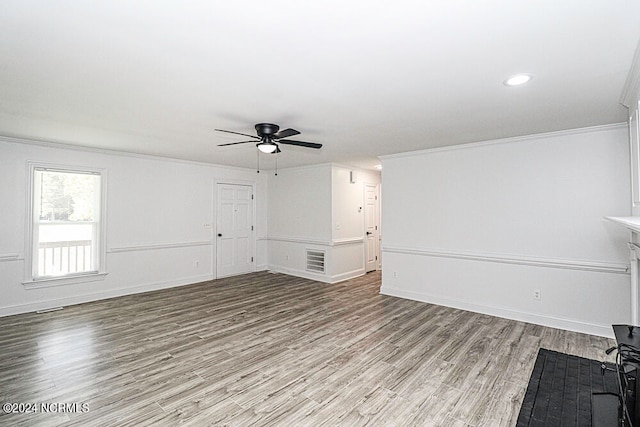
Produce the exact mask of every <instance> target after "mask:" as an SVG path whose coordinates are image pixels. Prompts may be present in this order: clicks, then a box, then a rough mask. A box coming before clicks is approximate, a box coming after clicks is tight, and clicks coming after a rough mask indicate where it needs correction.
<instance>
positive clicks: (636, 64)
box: [620, 43, 640, 108]
mask: <svg viewBox="0 0 640 427" xmlns="http://www.w3.org/2000/svg"><path fill="white" fill-rule="evenodd" d="M638 91H640V43H638V46H636V51H635V53H634V55H633V60H632V62H631V68H630V69H629V74H627V79H626V80H625V82H624V88H623V89H622V94H621V95H620V103H621V104H622V105H624V106H625V107H627V108H631V106H632V105H634V106H635V103H636V96H637V95H639V94H638Z"/></svg>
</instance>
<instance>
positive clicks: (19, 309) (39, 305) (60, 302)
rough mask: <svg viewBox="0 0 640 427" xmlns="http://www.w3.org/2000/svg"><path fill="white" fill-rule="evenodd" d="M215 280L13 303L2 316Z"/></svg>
mask: <svg viewBox="0 0 640 427" xmlns="http://www.w3.org/2000/svg"><path fill="white" fill-rule="evenodd" d="M209 280H213V276H212V275H211V274H206V275H200V276H191V277H185V278H182V279H176V280H169V281H166V282H154V283H146V284H143V285H137V286H133V287H129V288H119V289H112V290H108V291H103V292H94V293H91V294H85V295H78V296H73V297H66V298H58V299H53V300H47V301H38V302H33V303H29V304H20V305H13V306H9V307H0V317H4V316H13V315H15V314H23V313H32V312H35V311H37V310H48V309H51V308H56V307H65V306H70V305H76V304H83V303H86V302H92V301H100V300H104V299H109V298H116V297H121V296H126V295H135V294H141V293H144V292H151V291H159V290H161V289H167V288H175V287H179V286H187V285H193V284H195V283H200V282H206V281H209Z"/></svg>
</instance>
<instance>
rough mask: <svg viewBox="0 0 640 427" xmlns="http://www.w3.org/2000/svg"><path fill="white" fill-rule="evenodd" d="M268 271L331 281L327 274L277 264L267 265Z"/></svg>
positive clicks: (319, 280) (320, 280) (324, 281)
mask: <svg viewBox="0 0 640 427" xmlns="http://www.w3.org/2000/svg"><path fill="white" fill-rule="evenodd" d="M268 270H269V271H271V272H274V273H282V274H288V275H290V276H296V277H302V278H303V279H309V280H315V281H317V282H323V283H332V282H331V278H330V277H329V276H324V275H322V274H316V273H311V272H309V271H305V270H298V269H296V268H287V267H281V266H278V265H269V268H268Z"/></svg>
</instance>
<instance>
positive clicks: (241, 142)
mask: <svg viewBox="0 0 640 427" xmlns="http://www.w3.org/2000/svg"><path fill="white" fill-rule="evenodd" d="M247 142H255V141H240V142H229V143H227V144H218V147H224V146H225V145H236V144H246V143H247Z"/></svg>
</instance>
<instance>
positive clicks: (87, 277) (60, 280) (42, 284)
mask: <svg viewBox="0 0 640 427" xmlns="http://www.w3.org/2000/svg"><path fill="white" fill-rule="evenodd" d="M106 276H107V273H80V274H73V275H68V276H61V277H47V278H42V279H37V280H33V281H28V282H22V284H23V285H24V288H25V289H40V288H50V287H52V286H64V285H75V284H78V283H89V282H97V281H101V280H104V279H105V278H106Z"/></svg>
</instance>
